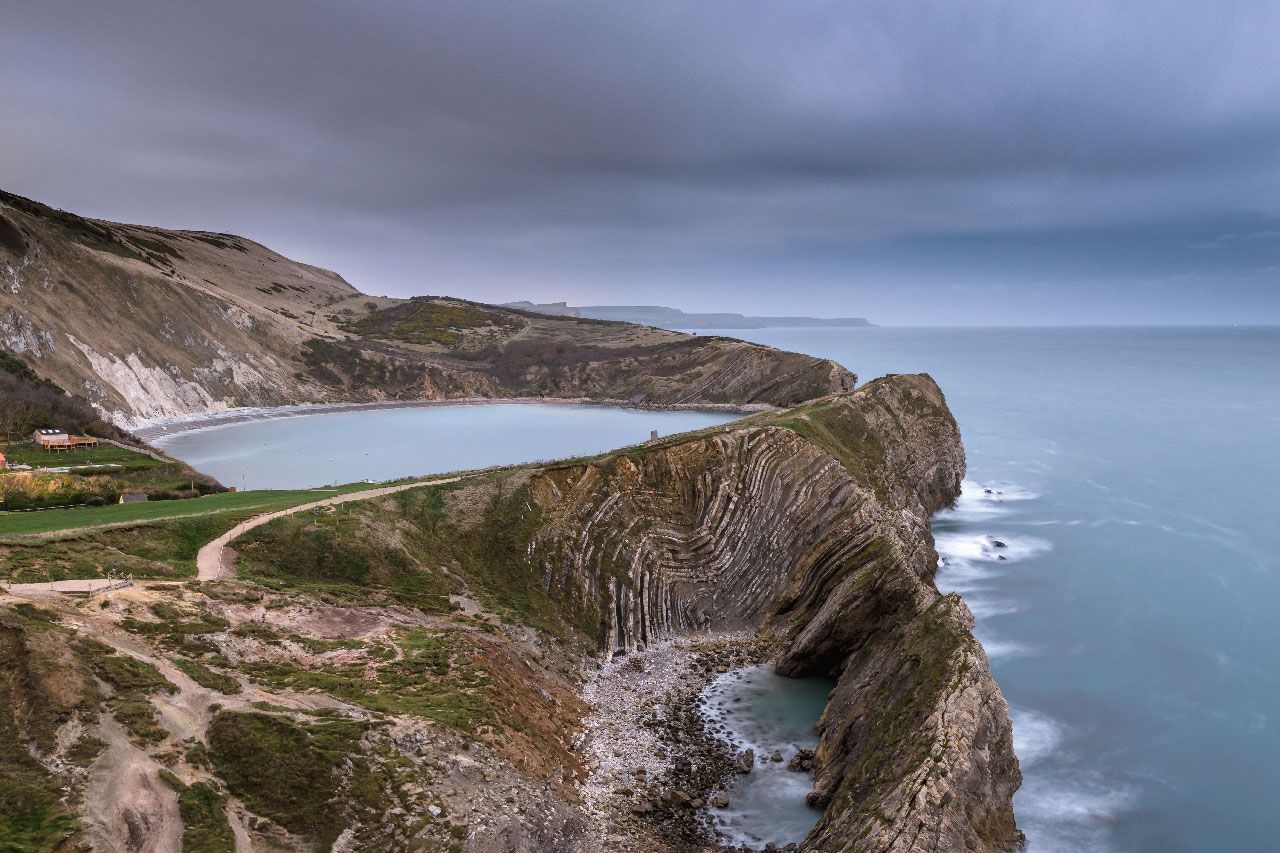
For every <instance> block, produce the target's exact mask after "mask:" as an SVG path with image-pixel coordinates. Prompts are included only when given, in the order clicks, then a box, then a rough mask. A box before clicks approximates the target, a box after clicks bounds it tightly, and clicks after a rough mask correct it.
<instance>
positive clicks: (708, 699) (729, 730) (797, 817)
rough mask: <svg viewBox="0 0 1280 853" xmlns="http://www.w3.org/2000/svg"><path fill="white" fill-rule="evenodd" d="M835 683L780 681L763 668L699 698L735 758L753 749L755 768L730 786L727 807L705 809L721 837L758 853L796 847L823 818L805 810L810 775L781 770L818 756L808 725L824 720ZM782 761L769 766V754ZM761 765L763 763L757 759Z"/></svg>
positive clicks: (721, 681) (732, 677) (740, 673)
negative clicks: (798, 757) (797, 759)
mask: <svg viewBox="0 0 1280 853" xmlns="http://www.w3.org/2000/svg"><path fill="white" fill-rule="evenodd" d="M834 687H835V682H834V681H832V680H831V679H828V678H783V677H782V676H781V675H778V674H777V673H775V672H774V671H773V670H772V668H770V667H767V666H752V667H747V668H746V669H740V670H735V671H733V672H727V673H725V674H724V675H722V676H720V677H719V678H717V679H716V680H715V681H713V682H711V683H710V684H708V685H707V687H706V689H704V690H703V691H702V695H701V696H700V697H699V705H700V712H701V715H702V718H703V721H704V722H705V723H706V724H707V725H708V726H711V727H716V726H722V727H723V730H719V729H715V728H713V731H716V734H717V735H718V736H719V737H721V738H722V739H723V740H725V741H726V742H728V743H729V744H730V746H731V747H732V748H733V749H734V750H735V751H736V752H741V751H743V750H745V749H753V750H755V757H756V763H755V765H754V769H753V770H752V771H751V772H750V773H747V774H745V775H742V776H736V777H735V778H734V779H732V780H731V781H730V784H729V786H728V787H727V788H726V789H725V791H724V793H725V794H726V795H727V796H728V798H729V805H728V807H726V808H723V809H717V808H712V809H711V810H710V814H711V821H712V823H713V825H714V826H715V828H716V829H717V831H718V832H720V834H722V835H723V836H724V837H725V838H727V839H728V840H729V841H730V842H731V843H733V844H735V845H743V846H747V847H750V848H753V849H756V850H759V849H761V848H763V847H764V845H766V844H768V843H770V842H772V843H774V844H776V845H777V846H778V847H784V846H786V845H787V844H788V843H790V842H792V841H795V842H800V841H803V840H804V837H805V836H806V835H808V834H809V830H811V829H813V825H814V824H815V823H817V822H818V818H820V817H821V816H822V812H821V811H819V810H818V809H811V808H809V807H808V806H806V805H805V803H804V798H805V796H806V795H807V794H808V793H809V791H810V789H812V788H813V774H812V773H801V772H797V771H794V770H788V769H787V762H788V761H790V760H791V757H792V756H794V755H795V754H796V752H797V751H799V750H801V749H817V747H818V735H817V734H816V733H815V732H814V730H813V726H814V724H815V723H816V722H818V718H819V717H821V716H822V709H823V708H825V707H826V704H827V697H828V695H830V693H831V690H832V688H834ZM775 750H776V751H777V752H780V753H781V754H782V757H783V760H782V761H777V762H776V761H772V760H769V759H770V758H771V757H772V755H773V753H774V751H775ZM762 758H763V759H766V760H765V761H763V762H762V761H761V760H760V759H762Z"/></svg>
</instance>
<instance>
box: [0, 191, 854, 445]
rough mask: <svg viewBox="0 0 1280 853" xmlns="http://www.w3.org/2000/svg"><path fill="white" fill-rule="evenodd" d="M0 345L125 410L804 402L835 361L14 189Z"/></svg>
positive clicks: (836, 387)
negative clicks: (461, 289)
mask: <svg viewBox="0 0 1280 853" xmlns="http://www.w3.org/2000/svg"><path fill="white" fill-rule="evenodd" d="M0 346H3V347H4V348H5V349H7V350H9V351H11V352H14V353H17V354H19V355H21V356H23V357H24V358H25V359H26V360H27V362H28V363H29V364H30V365H31V367H32V368H33V369H35V370H36V372H37V373H39V374H40V375H41V376H44V377H45V378H48V379H51V380H53V381H54V382H57V383H58V384H59V385H60V386H61V387H63V388H64V389H66V390H68V391H70V392H72V393H76V394H79V395H82V396H84V397H86V398H87V399H88V400H89V401H90V402H92V403H93V404H94V405H96V406H97V407H99V408H100V409H101V410H102V411H103V412H104V413H107V414H108V415H109V416H111V417H112V418H113V419H115V420H116V421H117V422H118V423H120V424H121V425H125V426H138V425H140V424H141V423H143V422H145V421H148V420H152V419H157V418H166V417H173V416H178V415H193V414H202V413H212V412H217V411H221V410H224V409H227V408H231V407H235V406H274V405H286V404H290V403H312V402H336V401H349V400H360V401H364V400H382V399H389V398H398V399H423V398H456V397H471V396H481V397H504V396H506V397H510V396H563V397H576V396H584V397H594V398H601V399H604V398H608V399H619V400H625V399H630V398H632V397H636V396H639V397H641V398H643V399H644V400H645V401H646V402H650V403H677V402H695V403H696V402H720V403H746V402H762V403H772V404H781V405H788V404H791V403H795V402H799V401H801V400H806V399H811V398H813V397H816V396H821V395H823V394H828V393H832V392H836V391H842V390H847V389H849V388H852V387H853V383H854V377H853V375H852V374H850V373H849V372H848V371H847V370H845V369H844V368H842V367H840V366H839V365H837V364H834V363H833V362H830V361H826V360H823V359H816V358H812V357H809V356H802V355H798V354H795V353H784V352H780V351H778V350H772V349H769V348H768V347H762V346H758V345H755V344H748V343H744V342H741V341H729V340H727V339H718V340H713V339H708V338H697V337H693V336H689V335H682V334H679V333H676V332H665V331H660V330H657V329H647V328H644V327H637V326H630V325H626V324H619V323H604V322H599V321H590V320H580V319H576V318H569V317H548V316H544V315H537V314H528V313H524V312H519V311H513V310H510V309H504V308H497V307H494V306H485V305H479V304H476V303H469V302H465V301H462V300H456V299H448V298H430V299H422V300H412V301H410V300H395V299H386V298H381V297H370V296H367V295H365V294H362V293H360V292H359V291H358V290H356V289H355V288H354V287H352V286H351V285H350V284H348V283H347V282H346V281H344V280H343V279H342V277H341V276H339V275H337V274H335V273H332V272H328V271H327V270H322V269H318V268H316V267H312V266H308V265H306V264H302V263H298V262H297V261H292V260H289V259H288V258H285V257H283V256H282V255H279V254H277V253H275V252H273V251H271V250H270V249H267V248H266V247H264V246H260V245H258V244H256V243H253V242H251V241H249V240H245V239H243V238H240V237H234V236H231V235H226V234H213V233H207V232H198V231H169V230H164V229H160V228H149V227H142V226H136V225H121V224H118V223H112V222H103V221H99V220H90V219H84V218H82V217H79V216H75V215H74V214H70V213H65V212H62V211H57V210H53V209H52V208H49V207H46V206H44V205H41V204H39V203H37V202H33V201H30V200H28V199H24V198H21V197H18V196H14V195H9V194H7V193H4V192H3V191H0Z"/></svg>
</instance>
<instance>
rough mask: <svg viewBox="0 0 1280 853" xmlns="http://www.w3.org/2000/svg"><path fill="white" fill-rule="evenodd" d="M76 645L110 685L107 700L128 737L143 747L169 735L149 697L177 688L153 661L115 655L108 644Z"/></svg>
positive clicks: (85, 641)
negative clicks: (109, 694) (109, 693)
mask: <svg viewBox="0 0 1280 853" xmlns="http://www.w3.org/2000/svg"><path fill="white" fill-rule="evenodd" d="M76 645H77V648H78V650H79V651H80V652H81V653H82V654H83V655H84V657H85V658H86V659H87V660H88V662H89V665H90V666H91V667H92V669H93V673H94V675H96V676H98V677H99V678H101V679H102V680H103V681H105V682H107V684H109V685H111V688H112V694H111V697H110V698H109V699H108V700H107V703H106V704H107V708H108V709H109V710H110V711H111V715H112V716H113V717H115V718H116V722H118V723H120V725H122V726H124V728H125V730H126V731H128V733H129V736H130V737H131V738H133V739H134V740H135V741H137V742H138V743H139V744H141V745H142V746H152V745H154V744H157V743H160V742H161V741H163V740H164V739H165V738H166V737H168V732H167V731H166V730H165V729H164V728H163V727H162V726H161V725H160V723H159V721H158V719H157V717H156V712H155V708H154V707H152V705H151V701H150V699H149V698H148V697H149V696H150V695H151V694H152V693H155V692H157V691H160V690H163V691H164V692H166V693H175V692H177V689H178V688H177V687H175V686H174V685H173V683H172V682H170V681H169V679H167V678H165V677H164V676H163V675H161V674H160V670H158V669H156V668H155V666H153V665H152V664H150V663H148V662H147V661H144V660H138V659H137V658H134V657H130V656H129V655H122V654H116V653H115V652H114V651H113V650H112V649H111V647H110V646H108V645H106V644H105V643H100V642H98V641H97V640H91V639H81V640H78V641H77V643H76Z"/></svg>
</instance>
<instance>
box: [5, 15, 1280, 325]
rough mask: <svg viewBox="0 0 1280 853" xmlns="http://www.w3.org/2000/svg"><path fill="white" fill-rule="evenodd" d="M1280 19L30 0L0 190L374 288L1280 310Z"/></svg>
mask: <svg viewBox="0 0 1280 853" xmlns="http://www.w3.org/2000/svg"><path fill="white" fill-rule="evenodd" d="M1276 44H1280V16H1276V15H1275V14H1274V6H1273V5H1272V4H1269V3H1231V2H1220V0H1211V1H1210V2H1198V3H1183V2H1165V3H1160V4H1133V3H1122V2H1108V3H1104V2H1094V0H1080V2H1072V3H1067V4H1064V3H1060V2H1058V3H1041V2H1007V3H1003V2H983V0H975V2H968V3H963V4H958V3H920V2H911V1H910V0H905V2H904V0H892V2H880V0H871V2H861V3H856V4H854V3H824V2H810V3H757V4H742V3H740V2H719V0H703V2H697V3H687V2H686V3H675V2H661V1H660V0H659V2H647V3H634V4H624V3H598V2H580V3H559V2H543V0H538V2H523V3H505V2H504V3H493V2H482V0H466V2H421V0H419V2H408V0H403V1H402V2H396V0H391V2H382V3H377V4H351V3H345V2H319V0H309V2H294V3H286V2H276V3H270V4H262V3H249V2H221V3H217V4H214V3H204V4H162V3H154V2H131V0H121V2H113V3H110V4H103V3H91V2H87V0H81V1H80V2H59V0H50V2H42V3H26V4H18V5H16V6H14V7H13V8H11V9H10V10H8V11H6V14H5V26H4V28H3V29H2V30H0V55H2V56H3V57H4V60H3V63H4V76H5V83H4V84H3V86H0V110H3V112H4V114H5V115H7V116H9V117H10V119H11V120H9V121H6V122H4V123H3V125H2V126H0V185H3V186H5V187H6V188H7V189H11V190H13V191H17V192H23V193H25V194H29V195H33V196H35V197H38V198H40V199H42V200H45V201H49V202H51V203H54V204H58V205H60V206H64V207H68V208H72V209H76V210H78V211H82V212H88V213H91V214H95V215H100V216H103V217H110V218H119V219H127V220H132V221H144V222H150V223H155V224H165V225H174V226H185V227H205V228H211V229H216V230H229V231H237V232H241V233H245V234H247V235H248V236H251V237H254V238H255V239H259V240H261V241H263V242H266V243H268V244H270V245H272V246H274V247H277V248H280V249H282V250H283V251H285V252H286V253H289V254H292V255H294V256H297V257H300V258H302V259H304V260H309V261H311V262H314V263H319V264H322V265H325V266H329V267H332V268H335V269H337V270H339V271H340V272H342V273H343V274H344V275H346V276H347V277H348V278H349V279H351V280H352V281H353V282H354V283H356V284H357V285H359V286H361V287H362V288H364V289H366V290H370V291H373V292H386V293H392V294H410V293H441V292H448V293H456V294H460V295H467V296H471V297H474V298H480V299H489V300H501V299H509V298H510V299H514V298H533V299H568V300H570V301H571V302H602V301H605V302H619V301H625V302H637V301H641V302H662V303H666V304H674V305H678V306H679V307H684V308H687V309H691V310H707V309H716V308H724V309H736V310H752V311H784V310H785V311H786V312H788V313H793V312H795V311H798V310H803V311H805V312H809V313H817V314H847V313H858V314H865V315H868V316H871V317H873V318H874V319H877V320H880V321H883V322H886V323H929V324H945V323H952V322H958V323H975V322H977V323H982V322H994V323H1001V322H1030V323H1037V322H1115V321H1123V322H1142V321H1153V322H1194V321H1220V322H1233V321H1242V322H1243V321H1253V322H1258V321H1269V322H1280V97H1277V94H1278V93H1280V52H1277V51H1276V50H1275V45H1276ZM14 117H20V120H13V118H14Z"/></svg>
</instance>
